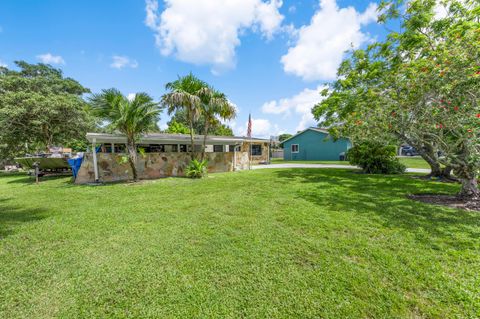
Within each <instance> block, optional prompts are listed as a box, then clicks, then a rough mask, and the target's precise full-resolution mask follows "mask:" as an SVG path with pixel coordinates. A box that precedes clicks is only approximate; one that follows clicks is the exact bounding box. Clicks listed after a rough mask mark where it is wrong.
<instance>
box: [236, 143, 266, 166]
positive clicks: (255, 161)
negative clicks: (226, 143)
mask: <svg viewBox="0 0 480 319" xmlns="http://www.w3.org/2000/svg"><path fill="white" fill-rule="evenodd" d="M252 144H261V145H262V155H260V156H256V155H255V156H253V155H252V164H253V165H255V164H259V163H260V162H268V161H269V159H270V158H269V157H270V155H269V154H268V153H269V149H268V143H266V142H264V143H258V142H257V143H255V142H253V143H252ZM249 148H250V143H248V142H243V143H242V145H241V147H240V151H241V152H242V153H246V154H247V155H246V156H247V162H246V164H247V167H248V153H249V152H250V150H249Z"/></svg>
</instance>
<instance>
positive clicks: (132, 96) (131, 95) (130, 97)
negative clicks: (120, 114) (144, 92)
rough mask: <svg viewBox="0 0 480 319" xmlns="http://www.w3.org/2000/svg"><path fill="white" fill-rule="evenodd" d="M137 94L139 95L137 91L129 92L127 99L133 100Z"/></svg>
mask: <svg viewBox="0 0 480 319" xmlns="http://www.w3.org/2000/svg"><path fill="white" fill-rule="evenodd" d="M136 95H137V94H136V93H128V94H127V99H128V100H129V101H133V99H134V98H135V96H136Z"/></svg>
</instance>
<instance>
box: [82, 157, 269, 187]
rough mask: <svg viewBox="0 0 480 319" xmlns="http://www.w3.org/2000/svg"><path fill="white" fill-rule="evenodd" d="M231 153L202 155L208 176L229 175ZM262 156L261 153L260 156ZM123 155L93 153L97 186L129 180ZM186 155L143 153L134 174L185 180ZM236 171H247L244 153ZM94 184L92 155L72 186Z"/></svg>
mask: <svg viewBox="0 0 480 319" xmlns="http://www.w3.org/2000/svg"><path fill="white" fill-rule="evenodd" d="M233 154H234V153H233V152H230V153H206V154H205V155H206V157H207V160H208V172H209V173H215V172H229V171H233ZM262 154H263V153H262ZM124 156H125V154H112V153H97V164H98V175H99V180H100V182H116V181H126V180H129V179H131V178H132V173H131V169H130V164H129V163H128V162H127V163H123V161H122V159H123V158H124ZM190 159H191V158H190V154H189V153H147V154H145V156H144V157H142V156H141V155H140V154H139V156H138V163H137V170H138V175H139V178H140V179H155V178H160V177H167V176H185V168H186V167H187V165H188V163H189V162H190ZM236 166H237V169H247V168H248V153H242V152H237V153H236ZM94 181H95V172H94V167H93V154H91V153H86V154H85V156H84V158H83V163H82V166H81V168H80V170H79V172H78V175H77V178H76V180H75V183H77V184H85V183H92V182H94Z"/></svg>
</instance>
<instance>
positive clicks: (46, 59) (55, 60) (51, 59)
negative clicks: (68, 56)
mask: <svg viewBox="0 0 480 319" xmlns="http://www.w3.org/2000/svg"><path fill="white" fill-rule="evenodd" d="M37 59H38V60H40V62H42V63H45V64H65V60H64V59H63V58H62V57H61V56H60V55H53V54H51V53H45V54H40V55H37Z"/></svg>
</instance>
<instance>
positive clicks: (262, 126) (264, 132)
mask: <svg viewBox="0 0 480 319" xmlns="http://www.w3.org/2000/svg"><path fill="white" fill-rule="evenodd" d="M231 127H232V129H233V131H234V132H235V135H238V136H247V129H248V120H247V121H246V122H245V123H244V124H243V125H241V126H237V125H236V123H235V122H233V123H231ZM280 133H282V132H281V130H280V128H279V127H278V125H277V124H272V123H271V122H270V120H268V119H257V118H253V117H252V137H258V138H270V136H274V135H278V134H280Z"/></svg>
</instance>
